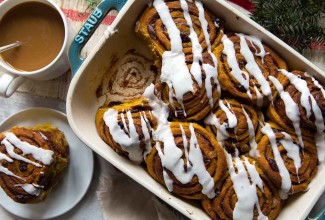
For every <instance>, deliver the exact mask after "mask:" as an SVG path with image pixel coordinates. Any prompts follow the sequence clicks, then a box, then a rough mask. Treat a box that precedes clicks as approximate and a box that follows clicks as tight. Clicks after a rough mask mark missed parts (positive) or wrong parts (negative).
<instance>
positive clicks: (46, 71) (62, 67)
mask: <svg viewBox="0 0 325 220" xmlns="http://www.w3.org/2000/svg"><path fill="white" fill-rule="evenodd" d="M26 2H41V3H44V4H47V5H49V6H51V7H52V8H54V9H55V10H56V11H57V12H58V13H59V14H60V17H61V18H62V21H63V24H64V41H63V45H62V47H61V50H60V52H59V53H58V54H57V56H56V57H55V58H54V59H53V60H52V62H50V63H49V64H48V65H46V66H44V67H43V68H41V69H38V70H35V71H20V70H17V69H14V68H13V67H12V66H10V65H9V64H7V63H6V62H5V61H4V60H3V59H1V57H0V66H1V67H2V68H3V69H4V71H0V96H3V97H9V96H11V95H12V94H13V93H14V92H15V91H16V89H17V88H18V87H19V86H20V85H21V84H22V83H23V82H24V80H25V79H26V78H29V79H33V80H50V79H54V78H57V77H58V76H60V75H62V74H63V73H66V72H67V71H68V69H69V68H70V64H69V60H68V56H67V53H68V47H69V45H70V43H71V41H72V38H71V33H70V34H69V32H71V30H69V27H68V26H69V25H68V21H67V19H66V17H65V15H64V13H63V12H62V10H61V9H60V8H59V7H58V6H57V5H56V4H55V3H54V2H52V1H51V0H24V1H21V0H5V1H4V2H2V3H1V4H0V21H1V19H2V18H3V16H4V15H5V14H6V13H7V12H8V11H9V10H10V9H12V8H13V7H15V6H17V5H19V4H22V3H26ZM0 37H1V35H0ZM0 46H4V45H0Z"/></svg>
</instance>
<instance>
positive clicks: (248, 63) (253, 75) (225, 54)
mask: <svg viewBox="0 0 325 220" xmlns="http://www.w3.org/2000/svg"><path fill="white" fill-rule="evenodd" d="M213 52H214V54H215V55H216V57H217V59H218V62H219V65H218V74H219V75H218V79H219V82H220V86H221V88H222V89H223V90H224V91H225V92H226V93H227V94H228V95H230V96H232V97H234V98H236V99H239V100H243V101H245V102H250V103H252V104H254V105H256V106H258V107H263V106H267V105H268V104H269V103H270V101H272V99H273V97H274V96H275V94H276V90H275V88H274V86H273V85H272V84H271V83H270V81H269V78H268V77H269V76H273V77H275V78H277V79H278V80H279V81H280V82H281V83H282V84H286V83H287V81H286V80H285V78H284V77H283V75H282V74H280V73H279V71H278V69H287V65H286V63H285V62H284V60H282V58H280V57H279V56H278V55H277V54H276V53H275V52H274V51H273V50H271V49H270V48H269V47H267V46H265V45H264V44H262V42H261V41H260V40H259V39H258V38H256V37H254V36H247V35H244V34H235V35H233V36H230V37H228V36H227V35H223V37H222V43H221V44H220V45H219V46H218V47H217V48H215V49H214V51H213Z"/></svg>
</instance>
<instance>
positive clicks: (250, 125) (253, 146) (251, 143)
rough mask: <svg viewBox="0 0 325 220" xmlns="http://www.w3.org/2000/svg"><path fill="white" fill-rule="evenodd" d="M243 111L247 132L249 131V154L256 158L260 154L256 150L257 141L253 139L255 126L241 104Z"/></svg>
mask: <svg viewBox="0 0 325 220" xmlns="http://www.w3.org/2000/svg"><path fill="white" fill-rule="evenodd" d="M242 110H243V113H244V115H245V117H246V120H247V126H248V133H249V146H250V147H251V149H250V151H249V156H251V157H253V158H257V157H259V156H260V154H259V151H258V150H257V143H256V141H255V128H254V125H253V122H252V120H251V118H250V117H249V115H248V114H247V112H246V111H245V109H244V107H243V106H242Z"/></svg>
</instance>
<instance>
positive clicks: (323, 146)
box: [281, 69, 325, 162]
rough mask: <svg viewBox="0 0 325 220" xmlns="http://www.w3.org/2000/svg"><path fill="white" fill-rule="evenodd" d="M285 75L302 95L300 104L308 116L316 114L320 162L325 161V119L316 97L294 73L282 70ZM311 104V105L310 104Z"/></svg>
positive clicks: (316, 137)
mask: <svg viewBox="0 0 325 220" xmlns="http://www.w3.org/2000/svg"><path fill="white" fill-rule="evenodd" d="M281 72H282V74H283V75H285V76H286V77H288V79H289V80H290V83H291V84H292V85H294V86H295V88H296V89H297V90H298V91H299V92H300V93H301V97H300V103H301V105H302V106H303V107H304V109H305V110H306V115H307V117H308V118H309V117H310V116H311V111H313V113H314V117H315V126H316V135H315V141H316V147H317V154H318V160H319V161H321V162H322V161H324V159H325V134H324V132H325V125H324V118H323V116H322V111H321V110H320V108H319V106H318V105H317V102H316V100H315V98H314V96H313V95H312V94H311V93H310V91H309V88H308V86H307V82H306V81H305V80H303V79H300V78H299V77H298V76H296V75H295V74H293V73H290V72H288V71H286V70H283V69H281ZM310 102H311V104H310Z"/></svg>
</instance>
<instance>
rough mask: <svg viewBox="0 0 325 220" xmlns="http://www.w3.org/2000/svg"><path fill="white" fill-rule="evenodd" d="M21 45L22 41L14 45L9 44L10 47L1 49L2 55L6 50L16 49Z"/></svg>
mask: <svg viewBox="0 0 325 220" xmlns="http://www.w3.org/2000/svg"><path fill="white" fill-rule="evenodd" d="M20 45H21V42H20V41H16V42H15V43H13V44H9V45H6V46H3V47H0V53H1V52H3V51H6V50H9V49H11V48H15V47H18V46H20Z"/></svg>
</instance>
